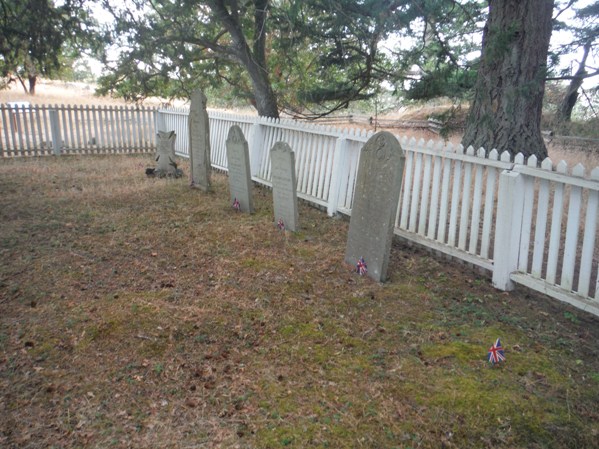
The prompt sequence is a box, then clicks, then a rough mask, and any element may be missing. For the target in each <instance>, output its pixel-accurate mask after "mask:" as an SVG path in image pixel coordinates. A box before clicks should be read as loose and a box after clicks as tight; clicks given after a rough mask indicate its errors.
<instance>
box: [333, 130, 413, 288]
mask: <svg viewBox="0 0 599 449" xmlns="http://www.w3.org/2000/svg"><path fill="white" fill-rule="evenodd" d="M404 164H405V156H404V153H403V150H402V149H401V145H400V144H399V142H398V141H397V139H396V138H395V137H394V136H393V134H391V133H388V132H386V131H383V132H379V133H377V134H375V135H374V136H372V137H371V138H370V139H369V140H368V142H366V144H365V145H364V147H363V148H362V152H361V154H360V164H359V166H358V175H357V178H356V188H355V191H354V202H353V206H352V213H351V220H350V222H349V232H348V235H347V248H346V251H345V262H346V263H348V264H351V265H353V266H356V264H357V263H358V261H359V260H360V258H361V257H363V258H364V262H365V263H366V265H367V267H368V272H367V274H368V276H370V277H371V278H372V279H374V280H376V281H378V282H382V281H385V280H386V279H387V266H388V264H389V252H390V250H391V241H392V239H393V228H394V226H395V216H396V214H397V207H398V201H399V191H400V188H401V181H402V176H403V169H404Z"/></svg>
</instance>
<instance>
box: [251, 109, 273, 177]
mask: <svg viewBox="0 0 599 449" xmlns="http://www.w3.org/2000/svg"><path fill="white" fill-rule="evenodd" d="M248 142H249V145H248V146H249V151H250V172H251V174H252V177H254V176H258V175H259V174H260V163H261V161H262V152H263V151H269V149H268V148H266V149H265V148H264V126H263V125H261V124H260V123H259V119H258V120H256V121H255V122H254V123H252V127H251V129H250V135H249V141H248Z"/></svg>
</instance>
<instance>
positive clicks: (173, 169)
mask: <svg viewBox="0 0 599 449" xmlns="http://www.w3.org/2000/svg"><path fill="white" fill-rule="evenodd" d="M156 137H157V142H156V147H157V148H156V175H158V176H161V177H162V176H175V175H176V174H177V163H176V161H175V140H176V139H177V134H175V131H170V132H165V131H158V133H157V134H156Z"/></svg>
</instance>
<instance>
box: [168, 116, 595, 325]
mask: <svg viewBox="0 0 599 449" xmlns="http://www.w3.org/2000/svg"><path fill="white" fill-rule="evenodd" d="M187 114H188V111H187V110H186V109H177V110H172V109H171V110H159V111H158V115H157V127H158V129H160V130H163V131H170V130H175V131H176V132H177V136H178V137H177V149H176V151H177V153H178V154H179V155H181V156H183V157H186V156H188V154H189V148H188V145H189V144H188V140H187V133H188V131H187V126H188V125H187ZM209 117H210V133H211V134H210V144H211V157H212V164H213V166H214V167H215V168H218V169H221V170H226V169H227V160H226V146H225V145H226V138H227V134H228V132H229V128H230V127H231V126H232V125H238V126H240V127H241V129H242V130H243V132H244V135H245V136H246V139H247V140H248V143H249V149H250V160H251V162H250V165H251V170H252V177H253V179H254V181H255V182H257V183H261V184H264V185H271V183H270V176H271V172H270V152H269V150H270V148H272V146H273V145H274V143H275V142H277V141H285V142H287V143H288V144H289V145H290V146H291V148H292V149H293V150H294V151H295V154H296V171H297V173H296V174H297V190H298V196H299V197H300V198H303V199H305V200H307V201H309V202H311V203H313V204H316V205H318V206H321V207H323V208H326V210H327V212H328V214H329V215H333V214H335V213H342V214H346V215H351V207H352V200H353V191H354V186H355V180H356V172H357V167H358V162H359V157H360V150H361V148H362V146H363V145H364V143H365V142H366V141H367V140H368V138H369V137H370V136H371V135H372V132H366V131H360V130H338V129H334V128H331V127H323V126H318V125H307V124H305V123H299V122H295V121H291V120H272V119H266V118H260V117H252V116H240V115H235V114H226V113H222V112H214V111H212V112H209ZM180 137H182V138H180ZM398 138H399V140H400V143H401V145H402V148H403V149H404V151H405V153H406V165H405V173H404V182H403V188H402V193H401V198H400V207H399V211H398V216H397V221H396V228H395V234H396V235H398V236H400V237H402V238H404V239H406V240H409V241H411V242H414V243H416V244H419V245H423V246H425V247H427V248H431V249H432V250H435V251H437V252H441V253H445V254H447V255H449V256H452V257H454V258H457V259H460V260H463V261H465V262H467V263H470V264H472V265H474V266H478V267H481V268H483V269H486V270H488V271H490V272H491V273H492V275H493V283H494V285H495V286H496V287H497V288H500V289H502V290H510V289H512V288H513V283H518V284H522V285H525V286H527V287H529V288H532V289H534V290H537V291H540V292H542V293H545V294H547V295H550V296H552V297H554V298H557V299H559V300H562V301H565V302H568V303H570V304H572V305H574V306H576V307H578V308H581V309H583V310H586V311H589V312H591V313H593V314H595V315H599V284H598V279H599V268H598V266H599V245H598V244H597V243H598V242H599V235H598V232H599V229H598V227H597V220H598V218H599V215H598V205H599V168H595V169H594V170H592V172H591V173H590V174H589V176H588V177H586V178H585V170H584V167H582V166H580V165H578V166H576V167H574V168H573V169H572V170H571V172H570V173H569V171H568V167H567V166H566V165H565V163H564V162H563V161H562V162H560V163H558V164H557V165H556V166H554V164H553V162H552V161H551V160H550V159H547V160H545V161H543V162H542V163H541V164H540V167H538V168H537V165H538V163H537V160H536V158H534V157H531V158H529V159H528V161H525V160H524V157H523V156H522V155H521V154H519V155H517V156H516V157H515V158H513V159H512V158H511V157H510V155H509V154H508V153H507V152H506V153H503V154H498V153H497V151H495V150H493V151H490V152H487V151H485V150H484V149H483V148H481V149H479V150H476V151H475V150H474V149H473V148H468V149H464V148H463V147H462V146H453V145H451V144H444V143H443V142H438V143H434V142H428V143H426V142H424V141H422V140H421V141H416V140H414V139H411V140H408V139H407V138H405V137H403V138H401V137H398Z"/></svg>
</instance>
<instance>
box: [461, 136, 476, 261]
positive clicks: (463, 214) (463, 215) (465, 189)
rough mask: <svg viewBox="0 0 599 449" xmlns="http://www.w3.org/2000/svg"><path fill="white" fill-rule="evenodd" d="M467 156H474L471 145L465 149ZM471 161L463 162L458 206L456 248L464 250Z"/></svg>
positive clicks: (470, 186) (468, 217)
mask: <svg viewBox="0 0 599 449" xmlns="http://www.w3.org/2000/svg"><path fill="white" fill-rule="evenodd" d="M466 154H467V155H468V156H474V148H472V146H470V147H468V148H467V149H466ZM472 169H473V167H472V163H470V162H465V163H464V185H463V187H462V195H461V197H462V199H461V203H462V204H461V207H460V225H459V229H458V235H459V238H458V248H459V249H461V250H462V251H465V250H466V241H467V240H466V239H467V236H468V223H469V222H470V195H471V194H472V191H471V188H472Z"/></svg>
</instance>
